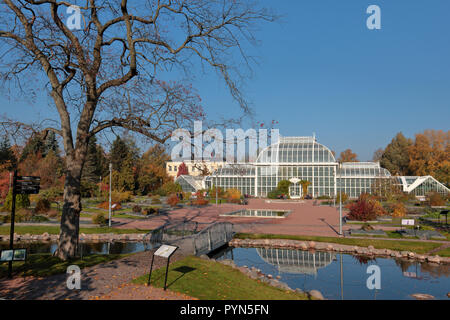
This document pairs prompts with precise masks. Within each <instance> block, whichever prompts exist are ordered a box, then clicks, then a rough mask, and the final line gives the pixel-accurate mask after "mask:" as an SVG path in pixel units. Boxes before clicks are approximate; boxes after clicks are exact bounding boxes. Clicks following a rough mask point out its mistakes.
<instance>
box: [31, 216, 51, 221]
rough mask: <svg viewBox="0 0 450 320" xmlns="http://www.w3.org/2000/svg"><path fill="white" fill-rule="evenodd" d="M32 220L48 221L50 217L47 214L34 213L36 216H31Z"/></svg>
mask: <svg viewBox="0 0 450 320" xmlns="http://www.w3.org/2000/svg"><path fill="white" fill-rule="evenodd" d="M30 221H33V222H46V221H48V218H47V217H46V216H41V215H34V216H32V217H31V219H30Z"/></svg>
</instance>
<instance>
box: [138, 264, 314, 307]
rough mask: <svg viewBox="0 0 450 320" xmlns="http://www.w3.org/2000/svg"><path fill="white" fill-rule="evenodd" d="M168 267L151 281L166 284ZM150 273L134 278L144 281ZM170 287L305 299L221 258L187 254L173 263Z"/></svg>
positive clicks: (204, 293) (202, 295)
mask: <svg viewBox="0 0 450 320" xmlns="http://www.w3.org/2000/svg"><path fill="white" fill-rule="evenodd" d="M165 271H166V269H165V267H164V268H160V269H158V270H154V271H153V273H152V281H151V285H152V286H155V287H159V288H162V287H163V286H164V276H165ZM147 280H148V274H147V275H143V276H141V277H139V278H136V279H134V280H133V283H137V284H145V283H147ZM167 287H168V289H170V290H172V291H177V292H181V293H184V294H186V295H189V296H191V297H195V298H198V299H201V300H230V299H233V300H244V299H245V300H304V299H306V296H305V295H304V294H299V293H296V292H290V291H283V290H281V289H278V288H275V287H272V286H269V285H268V284H265V283H262V282H261V281H259V280H254V279H251V278H249V277H248V276H247V275H245V274H243V273H242V272H241V271H239V270H236V269H233V268H232V267H230V266H226V265H223V264H221V263H219V262H215V261H211V260H204V259H200V258H197V257H193V256H190V257H186V258H185V259H183V260H180V261H177V262H175V263H173V264H171V265H170V267H169V273H168V277H167Z"/></svg>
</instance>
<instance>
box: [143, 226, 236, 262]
mask: <svg viewBox="0 0 450 320" xmlns="http://www.w3.org/2000/svg"><path fill="white" fill-rule="evenodd" d="M202 224H205V223H198V222H182V223H179V224H176V225H171V224H165V225H163V226H161V227H159V228H157V229H155V230H152V231H150V232H149V233H147V234H146V235H145V237H144V242H148V243H150V244H151V245H158V244H175V243H177V244H178V245H183V246H185V248H187V249H188V250H191V249H192V251H193V254H195V255H202V254H207V253H209V252H211V251H213V250H215V249H217V248H219V247H221V246H223V245H225V244H227V243H228V242H229V241H230V240H231V239H232V238H233V236H234V231H233V224H232V223H230V222H215V223H213V224H212V225H209V226H208V227H206V228H204V229H202V230H200V229H201V225H202Z"/></svg>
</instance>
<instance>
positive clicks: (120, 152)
mask: <svg viewBox="0 0 450 320" xmlns="http://www.w3.org/2000/svg"><path fill="white" fill-rule="evenodd" d="M129 151H130V150H129V148H128V145H127V144H126V143H125V141H124V140H122V139H121V138H120V137H116V140H114V142H113V144H112V147H111V152H110V161H111V163H112V166H113V170H116V171H119V172H120V171H121V170H122V162H123V160H124V159H126V158H127V156H128V153H129Z"/></svg>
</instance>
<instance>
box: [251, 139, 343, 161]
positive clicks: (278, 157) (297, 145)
mask: <svg viewBox="0 0 450 320" xmlns="http://www.w3.org/2000/svg"><path fill="white" fill-rule="evenodd" d="M256 162H257V163H330V162H333V163H335V162H336V159H335V158H334V156H333V154H332V153H331V151H330V150H329V149H328V148H327V147H325V146H324V145H322V144H320V143H318V142H317V141H316V139H315V138H314V137H280V139H279V142H277V143H275V144H272V145H270V146H268V147H267V148H265V149H264V150H263V151H261V153H260V154H259V155H258V158H257V160H256Z"/></svg>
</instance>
